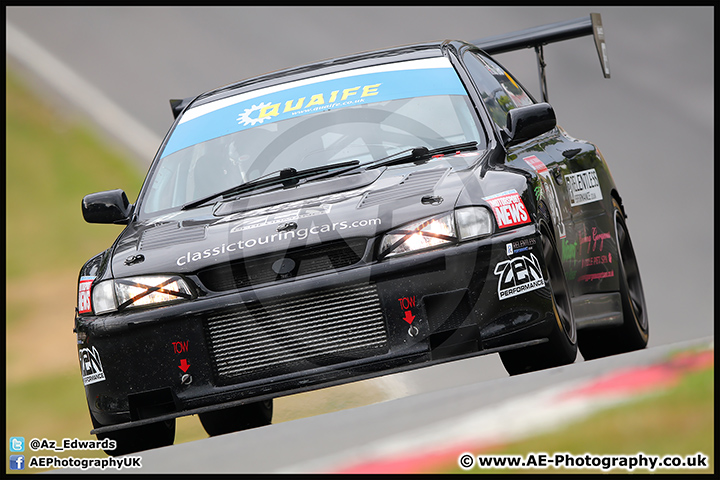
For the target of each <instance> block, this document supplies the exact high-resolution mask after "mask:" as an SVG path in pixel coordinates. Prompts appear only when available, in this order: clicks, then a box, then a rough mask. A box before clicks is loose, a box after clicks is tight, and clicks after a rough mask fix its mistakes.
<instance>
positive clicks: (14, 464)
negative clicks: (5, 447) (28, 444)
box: [10, 455, 25, 470]
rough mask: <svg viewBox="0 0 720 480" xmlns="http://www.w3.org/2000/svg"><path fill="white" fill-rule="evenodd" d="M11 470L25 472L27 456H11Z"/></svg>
mask: <svg viewBox="0 0 720 480" xmlns="http://www.w3.org/2000/svg"><path fill="white" fill-rule="evenodd" d="M10 470H25V455H10Z"/></svg>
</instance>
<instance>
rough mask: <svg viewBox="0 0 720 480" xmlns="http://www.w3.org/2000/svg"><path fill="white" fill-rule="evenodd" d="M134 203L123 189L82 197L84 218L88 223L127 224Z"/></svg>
mask: <svg viewBox="0 0 720 480" xmlns="http://www.w3.org/2000/svg"><path fill="white" fill-rule="evenodd" d="M131 211H132V205H130V202H129V201H128V198H127V195H125V192H124V191H122V190H108V191H106V192H98V193H91V194H90V195H85V197H83V199H82V213H83V218H84V219H85V221H86V222H88V223H116V224H125V225H126V224H127V223H128V222H129V221H130V212H131Z"/></svg>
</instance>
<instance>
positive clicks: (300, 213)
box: [230, 205, 332, 233]
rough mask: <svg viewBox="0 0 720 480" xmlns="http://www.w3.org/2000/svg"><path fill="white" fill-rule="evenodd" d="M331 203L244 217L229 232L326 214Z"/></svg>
mask: <svg viewBox="0 0 720 480" xmlns="http://www.w3.org/2000/svg"><path fill="white" fill-rule="evenodd" d="M331 207H332V205H320V206H319V207H314V208H300V209H295V210H289V211H285V212H280V213H275V214H272V215H264V216H260V217H250V218H244V219H242V220H240V221H238V222H237V223H235V225H233V227H232V229H231V230H230V233H235V232H241V231H243V230H249V229H251V228H258V227H262V226H265V225H275V224H278V223H283V222H290V221H295V220H299V219H301V218H307V217H315V216H318V215H327V214H329V213H330V208H331Z"/></svg>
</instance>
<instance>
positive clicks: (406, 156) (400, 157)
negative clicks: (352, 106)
mask: <svg viewBox="0 0 720 480" xmlns="http://www.w3.org/2000/svg"><path fill="white" fill-rule="evenodd" d="M477 144H478V143H477V142H465V143H458V144H455V145H446V146H444V147H438V148H433V149H428V148H427V147H424V146H420V147H415V148H408V149H407V150H402V151H400V152H396V153H393V154H392V155H388V156H387V157H384V158H380V159H378V160H373V161H372V162H369V163H366V164H364V165H359V167H362V166H365V167H367V170H370V169H372V168H380V167H386V166H388V165H396V164H400V163H408V162H415V163H416V164H418V165H420V164H422V163H425V162H427V161H428V160H430V159H431V158H433V157H435V156H443V155H447V154H448V153H454V152H462V151H467V150H475V149H476V148H477Z"/></svg>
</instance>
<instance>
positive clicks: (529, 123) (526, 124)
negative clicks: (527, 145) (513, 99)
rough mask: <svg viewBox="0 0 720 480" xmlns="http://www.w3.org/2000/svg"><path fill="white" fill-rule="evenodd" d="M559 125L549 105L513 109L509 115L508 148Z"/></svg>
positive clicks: (505, 136) (505, 135) (538, 104)
mask: <svg viewBox="0 0 720 480" xmlns="http://www.w3.org/2000/svg"><path fill="white" fill-rule="evenodd" d="M556 125H557V120H556V118H555V111H554V110H553V108H552V107H551V106H550V104H548V103H536V104H533V105H527V106H525V107H518V108H513V109H512V110H510V111H509V112H508V113H507V130H506V131H505V132H504V134H503V137H504V138H503V140H504V142H505V146H506V147H511V146H513V145H517V144H518V143H522V142H524V141H527V140H530V139H531V138H535V137H537V136H538V135H542V134H543V133H546V132H549V131H550V130H552V129H553V128H555V126H556Z"/></svg>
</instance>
